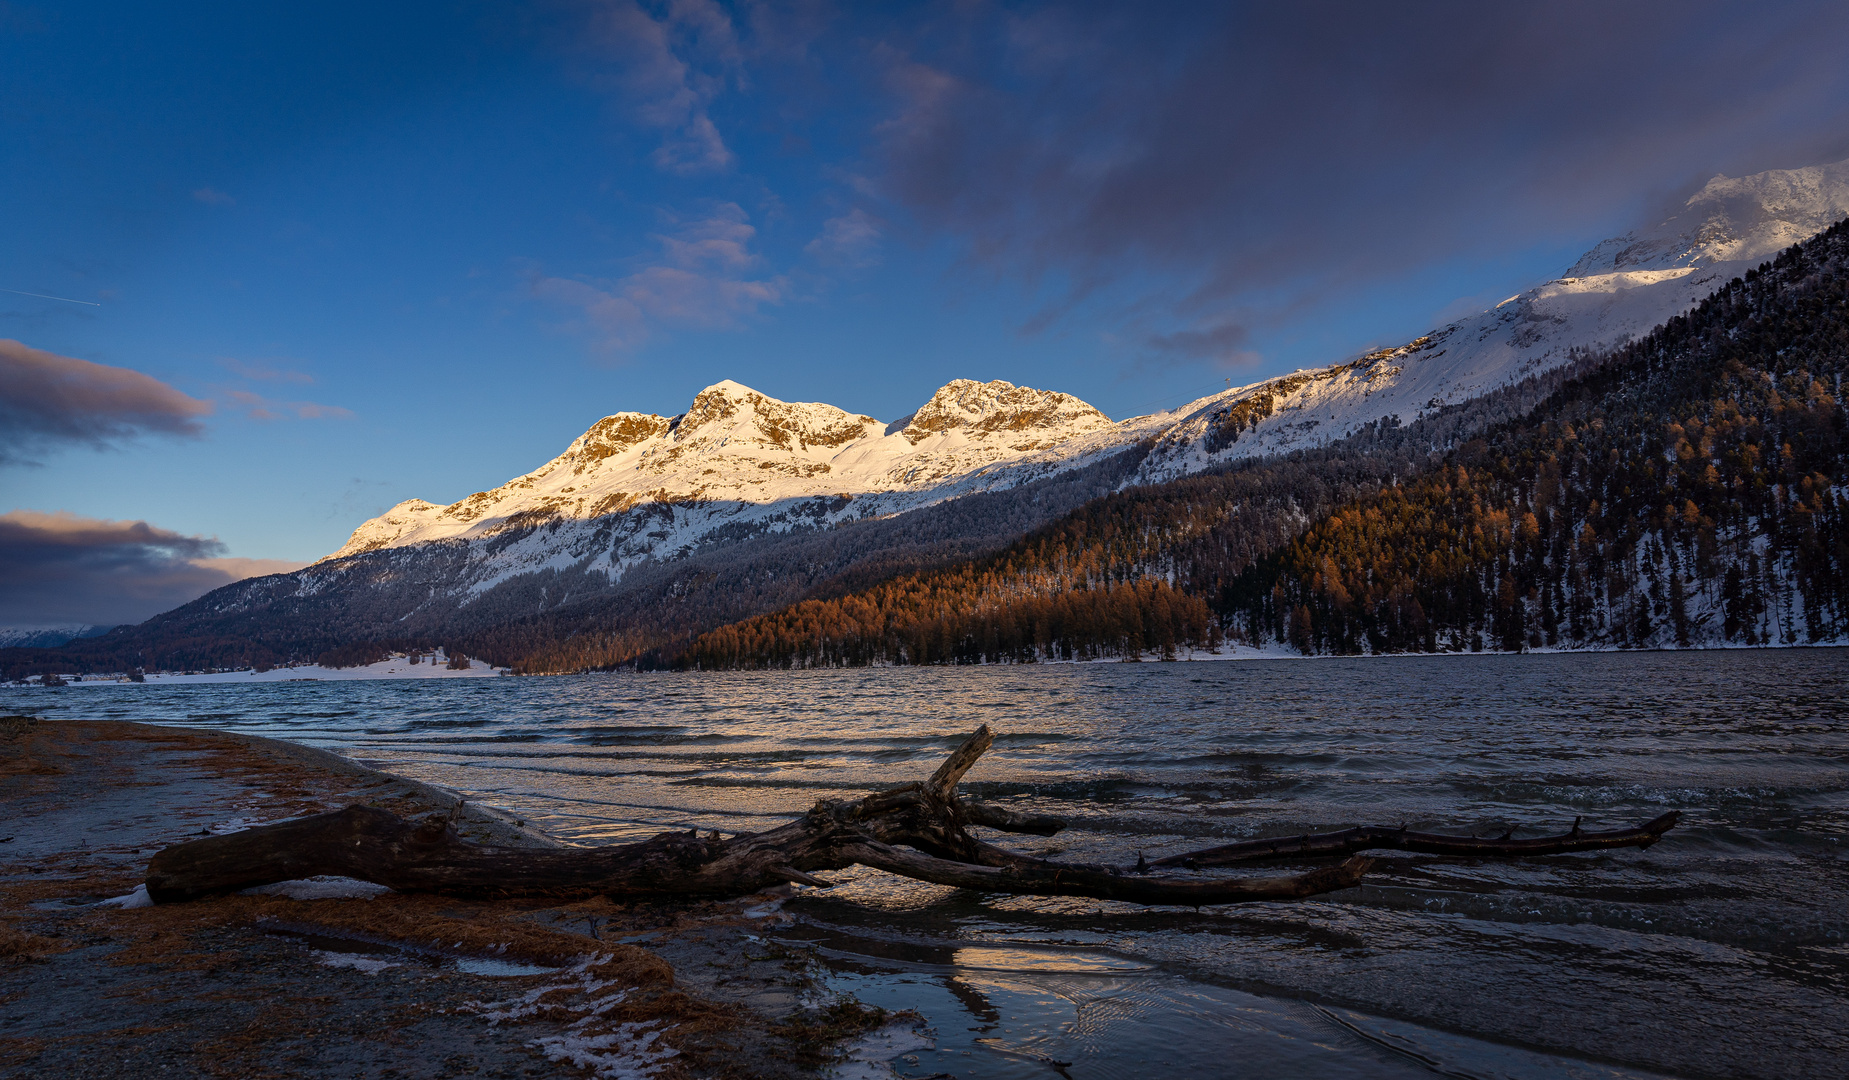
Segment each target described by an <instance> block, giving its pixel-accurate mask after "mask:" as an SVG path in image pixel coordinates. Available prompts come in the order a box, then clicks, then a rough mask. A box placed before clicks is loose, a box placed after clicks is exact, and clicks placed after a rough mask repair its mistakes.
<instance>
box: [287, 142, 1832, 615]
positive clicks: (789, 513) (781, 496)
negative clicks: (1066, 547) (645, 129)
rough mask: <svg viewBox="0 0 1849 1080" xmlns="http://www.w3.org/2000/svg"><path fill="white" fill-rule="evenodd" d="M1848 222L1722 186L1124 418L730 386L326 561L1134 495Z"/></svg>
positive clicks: (1827, 190) (1543, 355) (1775, 196)
mask: <svg viewBox="0 0 1849 1080" xmlns="http://www.w3.org/2000/svg"><path fill="white" fill-rule="evenodd" d="M1845 214H1849V162H1841V163H1837V164H1834V165H1824V166H1815V167H1812V168H1806V169H1793V170H1786V171H1777V172H1766V173H1760V174H1758V175H1756V176H1749V177H1744V178H1740V179H1730V178H1727V177H1723V176H1717V177H1715V178H1714V179H1713V180H1712V181H1710V182H1709V183H1708V184H1707V185H1706V186H1705V187H1704V188H1702V190H1701V191H1700V192H1698V193H1697V194H1695V195H1694V196H1693V197H1692V198H1690V199H1689V200H1688V202H1687V203H1686V204H1685V205H1684V206H1683V207H1682V209H1681V210H1680V211H1678V212H1677V213H1676V214H1674V215H1672V216H1671V217H1669V218H1667V219H1666V220H1664V221H1661V222H1659V223H1658V224H1656V225H1654V226H1652V227H1649V228H1645V229H1639V230H1635V231H1632V232H1630V233H1626V234H1625V235H1624V236H1620V237H1615V238H1613V239H1611V240H1607V241H1605V242H1603V243H1601V244H1599V245H1598V246H1597V247H1595V248H1593V249H1592V250H1591V251H1589V252H1587V253H1586V255H1585V256H1584V257H1582V258H1581V259H1580V260H1579V261H1578V262H1577V263H1576V264H1574V266H1573V267H1572V268H1571V269H1570V270H1568V271H1567V274H1566V276H1564V277H1561V278H1559V279H1557V280H1554V281H1549V282H1546V283H1544V284H1541V285H1537V286H1535V287H1534V288H1532V289H1529V290H1528V291H1526V292H1523V293H1520V294H1518V295H1516V296H1512V297H1510V298H1509V299H1507V300H1505V301H1503V302H1502V303H1501V304H1498V305H1496V306H1495V307H1493V308H1490V309H1488V310H1486V311H1482V312H1479V313H1477V314H1475V315H1472V316H1469V317H1467V318H1464V319H1460V320H1458V321H1456V322H1452V323H1450V324H1448V325H1446V326H1442V327H1439V328H1437V329H1435V330H1433V331H1432V332H1431V333H1429V334H1426V335H1424V336H1422V337H1420V338H1418V339H1417V340H1415V341H1413V342H1411V343H1409V344H1407V345H1404V346H1401V347H1398V348H1393V349H1383V350H1380V351H1377V352H1374V353H1370V354H1368V355H1366V356H1363V357H1361V358H1360V359H1358V360H1355V361H1352V362H1349V363H1342V364H1335V365H1331V366H1329V367H1324V368H1316V369H1310V370H1304V371H1299V372H1296V373H1294V374H1292V375H1288V376H1284V377H1282V378H1274V379H1267V380H1265V381H1263V382H1260V383H1255V384H1252V385H1250V386H1245V387H1240V388H1238V389H1234V390H1229V391H1226V392H1224V393H1220V394H1215V395H1212V396H1209V397H1205V398H1202V399H1200V400H1198V401H1195V402H1192V403H1190V404H1188V405H1186V406H1183V407H1182V408H1180V409H1177V410H1174V411H1172V412H1169V413H1161V414H1156V415H1153V416H1143V417H1135V418H1132V419H1129V420H1125V421H1122V422H1120V423H1113V422H1112V421H1111V420H1110V419H1109V418H1108V417H1106V416H1105V415H1104V414H1103V413H1101V412H1099V411H1098V410H1097V409H1095V408H1093V407H1091V406H1090V405H1088V404H1086V403H1085V402H1083V401H1080V400H1079V399H1077V398H1075V397H1072V396H1071V395H1068V394H1062V393H1056V392H1053V391H1046V390H1035V389H1031V388H1028V387H1017V386H1014V385H1012V384H1009V383H1006V382H987V383H980V382H973V381H971V380H967V379H959V380H956V381H955V382H952V383H949V384H948V385H946V386H944V387H943V388H942V389H940V390H938V391H937V393H936V394H934V395H933V396H932V398H931V400H930V401H928V402H926V403H925V405H924V406H923V407H921V408H920V409H918V410H917V411H916V412H914V413H913V414H911V415H910V416H907V417H904V418H903V419H900V420H898V421H896V422H894V423H890V424H887V423H882V422H881V421H879V420H876V419H875V418H873V417H871V416H862V415H858V414H855V413H849V412H846V411H843V410H841V409H838V408H836V407H834V406H832V405H825V404H817V403H793V402H785V401H779V400H777V399H776V398H772V397H769V396H767V395H765V394H762V393H759V392H758V391H756V390H753V389H751V388H749V387H746V386H742V385H740V384H738V383H736V382H730V381H727V382H721V383H718V384H716V385H713V386H709V387H707V388H706V389H705V390H702V391H701V392H700V393H699V395H698V396H696V397H695V398H694V400H693V402H692V404H691V405H690V406H689V407H688V409H687V411H686V412H685V413H682V414H681V415H679V416H675V417H664V416H656V415H652V414H646V413H634V412H623V413H616V414H613V415H611V416H607V417H605V418H604V419H602V420H599V421H598V422H597V423H596V424H594V425H592V426H591V428H590V430H588V431H586V432H585V433H584V434H583V435H582V436H580V437H579V438H578V439H577V440H576V441H574V442H573V443H572V444H571V445H570V446H569V447H567V448H566V450H565V452H564V453H562V454H560V455H559V456H558V457H556V458H554V459H552V460H551V461H549V462H547V463H546V464H545V465H543V466H541V467H540V468H538V469H536V470H535V471H533V472H530V473H527V474H526V475H524V476H520V477H516V478H514V479H513V480H510V481H508V482H507V483H505V484H502V485H501V486H500V487H497V488H494V489H492V490H488V491H482V492H478V493H476V494H474V495H470V496H469V497H467V498H465V499H463V500H461V501H459V502H455V503H452V504H449V505H447V506H443V505H437V504H435V503H430V502H426V501H424V500H421V499H412V500H410V501H407V502H403V503H400V504H398V505H397V506H395V507H393V508H392V509H391V510H389V511H387V512H386V513H385V514H383V515H382V516H380V517H377V518H374V519H373V520H371V521H368V522H366V523H364V524H362V525H361V526H360V527H359V528H358V529H356V530H355V531H354V533H353V535H352V537H351V539H349V540H348V541H347V543H346V544H345V545H344V546H343V547H341V549H340V550H338V551H336V552H334V553H333V554H331V555H329V556H328V557H327V558H326V559H324V560H322V563H323V564H325V563H328V562H330V561H334V560H340V559H343V558H346V557H349V556H355V555H360V554H363V553H366V552H372V551H378V550H381V549H392V548H407V547H414V546H417V545H420V544H425V543H428V542H432V541H461V542H464V543H465V544H466V548H467V552H468V555H467V562H468V566H469V569H468V572H467V577H468V582H467V588H468V589H469V590H471V591H474V592H480V591H482V590H485V589H488V588H491V587H493V586H494V585H496V584H498V583H500V582H503V581H507V580H508V579H510V578H513V577H517V576H519V575H522V574H526V573H530V572H535V571H541V570H547V569H550V570H558V571H563V570H567V569H570V570H572V571H573V572H575V573H586V572H588V573H592V574H600V575H603V576H604V577H605V578H606V579H607V580H609V581H612V582H614V581H615V580H617V579H618V578H620V577H621V576H622V574H623V573H624V572H625V571H626V570H628V569H629V568H631V567H634V566H636V565H638V564H641V563H645V562H650V561H663V560H671V559H675V558H679V557H684V556H686V555H687V554H689V553H692V552H694V551H697V550H701V549H702V548H705V547H708V546H710V545H713V544H716V543H721V542H727V541H734V540H739V539H743V538H747V537H751V536H756V535H765V534H775V533H782V532H789V531H792V530H796V529H803V528H816V527H823V526H830V525H835V524H839V523H842V522H846V521H855V520H864V519H869V518H886V517H891V516H893V515H896V514H903V513H906V512H908V511H915V510H919V509H922V508H925V507H928V506H932V505H934V504H938V503H942V502H944V501H946V500H950V499H955V498H958V497H961V496H965V495H969V494H973V493H976V492H995V491H1005V490H1008V489H1012V488H1015V487H1018V486H1020V485H1022V484H1026V483H1029V482H1032V481H1035V480H1040V479H1044V478H1047V477H1050V476H1054V475H1057V474H1060V473H1062V472H1068V471H1071V470H1074V469H1077V468H1082V467H1084V466H1086V465H1088V464H1091V463H1094V462H1096V461H1098V460H1100V459H1102V458H1104V457H1108V456H1110V455H1113V454H1117V453H1121V452H1123V451H1124V450H1126V449H1128V448H1130V447H1131V446H1133V445H1136V444H1138V443H1140V442H1144V441H1147V442H1148V443H1149V444H1151V445H1153V447H1154V449H1153V450H1152V451H1150V452H1149V453H1148V454H1147V455H1146V456H1145V457H1144V458H1143V460H1142V463H1141V465H1140V467H1139V469H1138V471H1137V472H1136V473H1134V474H1133V475H1132V476H1131V478H1130V481H1129V482H1132V483H1152V482H1160V481H1162V480H1167V479H1172V478H1174V477H1177V476H1181V475H1186V474H1188V473H1192V472H1197V471H1200V470H1202V469H1206V468H1211V467H1213V466H1215V465H1218V464H1221V463H1224V462H1226V461H1229V460H1232V459H1234V458H1240V457H1252V456H1259V455H1264V454H1271V453H1277V452H1282V451H1289V450H1294V449H1300V448H1305V447H1312V446H1318V445H1323V444H1326V443H1329V442H1333V441H1335V440H1336V439H1339V438H1342V437H1344V436H1347V435H1350V434H1352V433H1354V432H1355V431H1356V430H1358V429H1360V428H1361V427H1362V426H1364V425H1366V424H1369V423H1372V422H1374V421H1377V420H1380V419H1382V418H1384V417H1389V416H1391V417H1396V418H1397V419H1398V420H1399V421H1400V422H1402V423H1409V422H1411V421H1412V420H1414V419H1416V418H1418V417H1419V416H1420V415H1421V414H1423V413H1426V412H1428V411H1431V410H1434V409H1438V408H1440V407H1442V406H1445V405H1453V404H1457V403H1460V402H1463V401H1467V400H1470V399H1473V398H1477V397H1480V396H1481V395H1483V394H1486V393H1489V392H1491V391H1493V390H1496V389H1498V388H1500V387H1503V386H1507V385H1509V384H1511V383H1515V382H1518V381H1519V380H1521V379H1523V378H1526V377H1528V376H1530V375H1534V374H1537V373H1541V372H1545V371H1547V370H1550V369H1552V368H1554V367H1558V366H1560V365H1561V364H1564V363H1566V362H1567V361H1568V360H1569V359H1570V358H1571V357H1572V355H1574V354H1575V353H1577V352H1580V351H1585V350H1598V349H1602V348H1606V347H1610V346H1614V345H1618V344H1622V343H1623V342H1625V341H1627V340H1630V339H1631V338H1633V337H1636V336H1639V335H1641V334H1644V333H1647V332H1648V331H1649V330H1650V329H1652V328H1653V327H1655V326H1657V325H1659V324H1661V323H1662V322H1663V321H1665V320H1666V319H1668V318H1670V317H1671V316H1673V315H1676V314H1678V313H1680V312H1682V311H1685V310H1687V309H1688V308H1690V307H1692V306H1693V305H1694V304H1696V303H1697V302H1699V301H1700V299H1701V298H1702V297H1703V296H1704V295H1706V294H1707V293H1708V292H1710V291H1711V290H1712V289H1713V288H1714V287H1715V286H1716V285H1719V284H1721V283H1723V282H1725V281H1727V280H1728V279H1729V278H1732V277H1734V276H1735V275H1738V274H1743V273H1745V272H1746V271H1747V270H1749V269H1751V268H1752V267H1753V266H1755V265H1757V264H1758V263H1760V262H1761V261H1763V260H1765V259H1767V258H1769V257H1771V256H1772V255H1774V254H1776V253H1777V252H1778V251H1780V250H1781V249H1783V248H1785V247H1787V246H1789V245H1790V244H1792V243H1795V242H1797V241H1799V240H1802V239H1804V238H1805V237H1808V236H1811V235H1813V234H1815V233H1817V232H1819V231H1821V230H1822V229H1823V228H1825V227H1827V226H1828V225H1829V224H1831V223H1832V222H1834V221H1836V220H1838V219H1840V218H1841V217H1843V216H1845ZM318 565H320V564H318ZM458 584H460V583H458Z"/></svg>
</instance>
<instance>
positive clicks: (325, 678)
mask: <svg viewBox="0 0 1849 1080" xmlns="http://www.w3.org/2000/svg"><path fill="white" fill-rule="evenodd" d="M1843 648H1849V637H1841V638H1833V639H1831V640H1828V641H1799V642H1792V643H1790V644H1785V645H1746V644H1736V643H1723V644H1713V645H1691V646H1689V647H1687V648H1662V647H1656V648H1649V649H1627V648H1619V647H1617V646H1610V647H1603V648H1577V649H1561V648H1555V647H1553V646H1546V645H1543V646H1539V647H1537V648H1532V649H1524V650H1522V651H1521V652H1509V651H1507V650H1504V649H1446V650H1438V651H1434V652H1389V653H1371V652H1369V653H1300V652H1297V651H1295V650H1292V649H1271V648H1263V649H1259V648H1253V647H1251V646H1246V645H1227V646H1224V647H1223V651H1220V652H1208V651H1205V650H1201V649H1184V650H1178V652H1177V654H1176V655H1175V656H1173V657H1171V658H1168V659H1164V658H1163V657H1162V656H1161V655H1159V654H1153V655H1139V656H1135V657H1124V656H1106V657H1097V658H1094V659H1090V660H1034V661H1030V662H1026V663H1020V662H1015V661H997V662H994V663H990V662H986V661H985V662H983V663H979V664H894V663H890V662H880V663H870V664H862V665H830V666H827V667H821V668H815V667H790V668H742V667H741V668H715V669H710V670H709V669H700V668H690V669H687V670H688V671H691V672H700V673H703V674H726V673H734V672H764V671H780V672H800V671H849V670H853V669H854V668H856V667H861V668H868V669H880V670H901V669H906V668H918V669H920V670H925V669H931V668H946V667H978V668H1020V667H1087V666H1095V665H1101V664H1186V663H1212V662H1225V663H1251V662H1255V661H1267V660H1270V661H1298V660H1393V659H1424V658H1432V657H1457V656H1483V657H1489V656H1607V655H1614V656H1615V655H1630V654H1639V655H1647V654H1654V653H1710V652H1783V651H1786V650H1796V649H1843ZM394 663H398V662H395V661H381V662H379V663H378V664H373V665H367V666H365V667H358V668H320V667H318V666H316V665H303V666H300V667H293V668H292V667H279V668H272V669H270V670H269V671H264V672H257V671H253V670H252V669H248V668H241V669H238V670H234V671H212V672H195V673H192V674H186V673H181V672H165V671H163V672H150V673H148V674H147V675H145V676H144V677H143V679H142V680H141V681H135V680H133V679H130V678H129V677H128V676H126V675H124V674H121V673H119V672H105V673H100V674H93V675H84V674H75V675H65V676H63V678H64V679H66V680H67V681H66V682H64V683H63V684H62V685H60V686H56V687H44V686H41V685H39V684H38V683H31V682H24V683H15V684H13V685H12V688H13V689H22V690H25V689H32V690H44V689H69V688H71V687H87V688H93V687H99V686H215V685H227V684H232V685H270V684H277V683H310V682H397V681H407V680H448V679H458V678H461V679H497V678H506V679H513V678H519V679H536V678H552V677H556V676H572V675H616V674H624V675H662V674H676V673H677V672H675V671H669V670H650V671H639V670H635V669H632V668H618V669H616V670H593V671H544V672H531V673H527V674H519V675H516V674H515V673H514V672H513V670H512V669H509V668H495V667H480V668H475V669H472V670H470V669H464V670H461V671H451V670H433V671H430V672H429V673H427V674H426V673H424V672H421V671H414V670H412V668H414V667H416V666H417V665H406V666H404V667H390V668H389V669H388V668H387V665H388V664H394ZM374 669H380V670H374ZM310 670H312V671H316V672H318V674H314V675H302V674H298V673H299V672H304V671H310Z"/></svg>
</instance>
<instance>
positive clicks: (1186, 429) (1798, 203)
mask: <svg viewBox="0 0 1849 1080" xmlns="http://www.w3.org/2000/svg"><path fill="white" fill-rule="evenodd" d="M1844 216H1849V161H1843V162H1837V163H1836V164H1833V165H1819V166H1812V167H1810V168H1805V169H1790V170H1780V171H1774V172H1765V173H1759V174H1757V175H1755V176H1748V177H1743V178H1739V179H1730V178H1728V177H1725V176H1717V177H1715V178H1714V179H1713V180H1711V181H1709V182H1708V184H1707V185H1706V186H1705V187H1703V188H1702V189H1701V191H1699V192H1697V193H1696V194H1695V195H1694V196H1693V197H1692V198H1690V199H1689V200H1688V202H1687V203H1686V204H1685V205H1684V206H1683V207H1682V209H1681V210H1680V211H1678V212H1677V213H1676V214H1674V215H1673V216H1671V217H1669V218H1668V219H1666V220H1664V221H1662V222H1659V223H1657V224H1656V225H1654V226H1652V227H1649V228H1645V229H1639V230H1634V231H1632V232H1629V233H1626V234H1625V235H1623V236H1620V237H1614V238H1613V239H1610V240H1607V241H1605V242H1603V243H1601V244H1599V245H1598V246H1597V247H1595V248H1593V249H1592V250H1591V251H1589V252H1587V253H1586V254H1585V256H1583V257H1582V258H1581V259H1580V260H1579V261H1578V262H1577V263H1575V264H1574V265H1573V266H1572V267H1571V268H1570V269H1568V270H1567V272H1566V274H1565V276H1563V277H1561V278H1559V279H1557V280H1554V281H1549V282H1546V283H1544V284H1541V285H1537V286H1535V287H1534V288H1532V289H1529V290H1528V291H1526V292H1523V293H1520V294H1518V295H1516V296H1511V297H1510V298H1509V299H1507V300H1505V301H1503V302H1502V303H1500V304H1498V305H1496V306H1495V307H1493V308H1490V309H1489V310H1487V311H1482V312H1478V313H1477V314H1475V315H1472V316H1469V317H1467V318H1464V319H1460V320H1458V321H1456V322H1453V323H1450V324H1448V325H1446V326H1442V327H1439V328H1437V329H1435V330H1433V331H1432V332H1431V333H1429V334H1426V335H1424V336H1422V337H1420V338H1419V339H1418V340H1416V341H1413V342H1411V343H1410V344H1408V345H1405V346H1402V347H1400V348H1397V349H1384V350H1381V351H1379V352H1376V353H1371V354H1369V355H1367V356H1364V357H1362V358H1360V359H1359V360H1356V361H1354V362H1352V363H1347V364H1338V365H1333V366H1330V367H1325V368H1317V369H1312V370H1306V371H1299V372H1297V373H1295V374H1292V375H1289V376H1285V377H1284V378H1281V379H1268V380H1266V381H1264V382H1262V383H1255V384H1253V385H1251V386H1245V387H1240V388H1238V389H1235V390H1230V391H1226V392H1224V393H1220V394H1216V395H1213V396H1212V397H1207V398H1202V399H1201V400H1199V401H1196V402H1193V403H1191V404H1189V405H1186V406H1184V407H1182V408H1181V409H1178V410H1176V411H1175V413H1172V414H1169V415H1170V417H1171V418H1172V419H1173V420H1174V422H1173V423H1172V424H1171V425H1170V426H1169V429H1168V430H1167V431H1166V432H1165V433H1164V435H1163V437H1162V440H1161V443H1160V445H1159V446H1158V448H1157V450H1156V451H1155V452H1154V453H1152V454H1151V455H1150V456H1149V457H1148V458H1147V459H1146V460H1145V461H1144V464H1143V467H1142V471H1141V473H1139V475H1138V477H1137V482H1141V483H1150V482H1155V481H1160V480H1164V479H1169V478H1172V477H1175V476H1180V475H1184V474H1186V473H1189V472H1195V471H1198V470H1200V469H1203V468H1207V467H1209V466H1211V465H1213V464H1215V463H1218V462H1220V461H1225V460H1228V459H1231V458H1236V457H1247V456H1256V455H1262V454H1269V453H1277V452H1280V451H1288V450H1295V449H1301V448H1304V447H1310V446H1317V445H1321V444H1323V443H1328V442H1331V441H1334V440H1336V439H1339V438H1342V437H1343V436H1346V435H1349V434H1352V433H1353V432H1355V431H1356V430H1357V429H1359V428H1360V427H1362V426H1363V425H1365V424H1368V423H1372V422H1373V421H1376V420H1379V419H1381V418H1383V417H1387V416H1395V417H1398V418H1399V420H1400V422H1402V423H1409V422H1411V421H1412V420H1414V419H1416V418H1417V417H1418V416H1419V414H1420V413H1422V412H1424V411H1427V410H1430V409H1436V408H1438V407H1440V406H1443V405H1452V404H1457V403H1459V402H1462V401H1467V400H1469V399H1471V398H1475V397H1479V396H1481V395H1483V394H1486V393H1488V392H1490V391H1492V390H1495V389H1497V388H1499V387H1502V386H1507V385H1509V384H1511V383H1514V382H1518V381H1520V380H1521V379H1523V378H1526V377H1528V376H1530V375H1534V374H1537V373H1539V372H1543V371H1547V370H1549V369H1551V368H1554V367H1557V366H1559V365H1561V364H1563V363H1565V362H1566V361H1567V360H1568V359H1569V354H1570V353H1571V352H1572V351H1573V350H1577V349H1593V350H1596V349H1601V348H1606V347H1610V346H1614V345H1620V344H1623V343H1624V342H1626V341H1628V340H1630V339H1632V338H1635V337H1640V336H1642V335H1643V334H1646V333H1648V332H1649V331H1650V330H1652V329H1654V328H1655V327H1657V326H1659V325H1661V324H1662V323H1663V322H1664V321H1666V320H1668V319H1669V318H1671V317H1672V316H1675V315H1678V314H1681V313H1682V312H1684V311H1687V310H1688V309H1689V308H1691V307H1693V306H1694V305H1695V304H1697V303H1698V302H1700V300H1701V299H1702V297H1704V296H1706V295H1707V294H1708V293H1709V292H1711V291H1713V290H1714V288H1715V287H1716V286H1718V285H1721V284H1724V283H1726V282H1727V281H1728V280H1730V279H1732V278H1734V277H1737V276H1739V275H1741V274H1744V273H1745V272H1746V271H1747V270H1750V269H1752V268H1753V267H1755V266H1757V265H1758V264H1760V263H1761V262H1763V261H1765V260H1767V259H1769V258H1771V257H1772V256H1773V255H1776V254H1777V253H1778V252H1779V251H1781V250H1782V249H1784V248H1786V247H1789V246H1790V245H1792V244H1795V243H1797V242H1798V241H1800V240H1803V239H1805V238H1807V237H1810V236H1813V235H1815V234H1816V233H1818V232H1821V231H1822V230H1824V229H1825V228H1827V227H1829V226H1830V225H1832V224H1834V223H1835V222H1836V221H1839V220H1841V219H1842V218H1843V217H1844Z"/></svg>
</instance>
